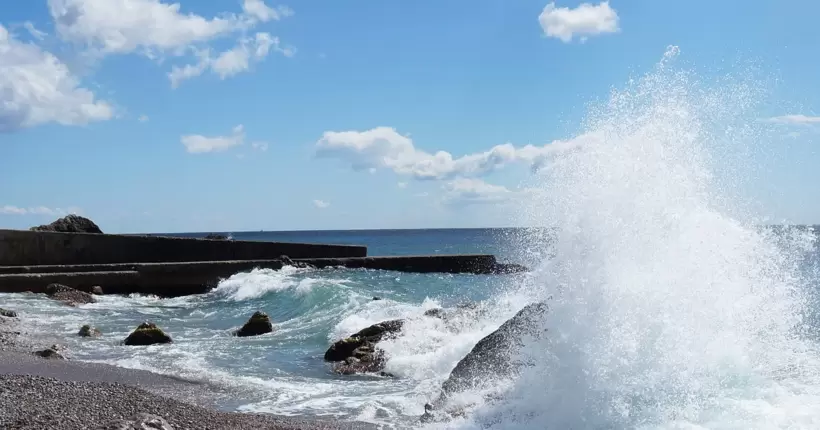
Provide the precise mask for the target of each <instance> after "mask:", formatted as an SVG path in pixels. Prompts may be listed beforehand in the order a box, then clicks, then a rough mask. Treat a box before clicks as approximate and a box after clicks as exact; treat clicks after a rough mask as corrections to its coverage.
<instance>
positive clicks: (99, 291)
mask: <svg viewBox="0 0 820 430" xmlns="http://www.w3.org/2000/svg"><path fill="white" fill-rule="evenodd" d="M91 294H93V295H95V296H101V295H103V294H105V293H103V289H102V287H101V286H99V285H95V286H93V287H91Z"/></svg>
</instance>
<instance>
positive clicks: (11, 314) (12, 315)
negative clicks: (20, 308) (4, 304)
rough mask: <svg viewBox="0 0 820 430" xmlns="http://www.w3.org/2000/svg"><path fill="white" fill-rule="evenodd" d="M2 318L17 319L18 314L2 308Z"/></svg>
mask: <svg viewBox="0 0 820 430" xmlns="http://www.w3.org/2000/svg"><path fill="white" fill-rule="evenodd" d="M0 316H4V317H6V318H17V312H14V311H10V310H8V309H3V308H0Z"/></svg>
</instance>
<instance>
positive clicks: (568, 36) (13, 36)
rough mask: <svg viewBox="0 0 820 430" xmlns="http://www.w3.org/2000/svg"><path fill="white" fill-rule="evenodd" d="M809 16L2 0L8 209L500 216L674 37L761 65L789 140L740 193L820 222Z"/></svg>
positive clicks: (494, 220)
mask: <svg viewBox="0 0 820 430" xmlns="http://www.w3.org/2000/svg"><path fill="white" fill-rule="evenodd" d="M818 14H820V3H819V2H816V1H813V0H800V1H798V0H783V1H778V2H773V1H763V0H759V1H740V0H729V1H721V2H714V1H705V0H689V1H668V2H667V1H664V2H660V1H656V0H610V1H609V2H594V1H593V2H590V3H582V2H580V1H576V0H561V1H556V2H547V1H544V0H541V1H534V0H521V1H515V2H512V1H501V0H492V1H479V2H475V1H470V2H467V1H462V0H450V1H447V2H440V1H412V2H411V1H393V2H374V1H355V0H351V1H346V2H338V1H335V2H334V1H324V2H316V1H299V0H291V1H288V2H287V3H283V4H278V3H273V2H272V1H271V0H265V2H263V1H262V0H197V1H192V0H181V1H180V3H177V4H172V3H170V2H169V1H168V0H48V1H47V0H31V1H14V2H5V4H4V5H3V6H2V13H0V26H2V27H0V227H5V228H27V227H29V226H31V225H37V224H41V223H46V222H50V221H51V220H53V219H54V218H56V217H57V216H58V215H61V214H64V213H68V212H78V213H80V214H83V215H86V216H89V217H90V218H92V219H94V220H95V221H96V222H97V223H98V224H100V226H101V227H102V228H103V230H105V231H108V232H152V231H153V232H170V231H211V230H213V231H239V230H260V229H265V230H291V229H337V228H338V229H347V228H414V227H476V226H505V225H510V224H511V223H513V221H512V217H511V213H510V212H511V211H513V209H511V207H512V206H510V205H509V204H508V203H509V202H510V201H511V200H515V199H516V198H518V197H516V196H519V194H518V191H516V190H517V187H518V185H519V184H520V183H521V181H523V180H526V179H527V176H528V175H529V174H530V173H529V172H530V169H529V167H530V166H529V165H528V164H532V163H533V162H535V161H537V160H536V159H537V158H538V157H539V156H541V155H543V154H542V153H541V152H539V151H542V152H547V151H548V150H549V149H548V146H549V144H551V142H554V141H558V142H556V143H558V145H556V147H558V146H560V145H561V144H563V143H567V142H569V141H571V140H572V139H573V138H574V137H575V136H576V135H577V133H578V132H579V124H580V122H581V120H582V119H583V117H584V113H585V109H586V106H587V104H588V103H589V102H591V101H593V100H595V99H600V98H605V97H606V96H607V94H608V92H609V91H610V89H611V88H612V87H613V86H615V87H618V86H622V85H624V84H625V83H626V82H627V80H628V79H629V78H630V77H633V76H636V75H641V74H643V73H645V72H646V71H647V70H649V69H650V68H651V67H652V66H653V65H654V64H655V63H657V61H658V60H659V59H660V58H661V56H662V55H663V53H664V51H665V50H666V48H667V46H669V45H676V46H679V47H680V49H681V51H682V56H683V57H684V58H685V59H686V61H687V62H688V63H690V64H694V65H697V66H700V67H703V68H704V70H707V72H706V73H707V74H708V73H710V72H708V70H716V69H718V68H721V67H722V68H724V69H725V68H727V67H729V68H731V67H732V64H735V62H739V63H742V62H744V61H747V62H748V61H753V62H754V63H755V64H757V65H758V68H759V69H760V70H761V71H762V75H764V76H766V77H767V78H766V79H768V80H767V85H768V86H770V94H769V95H768V101H767V103H766V104H765V106H764V107H763V108H761V112H760V116H761V117H766V118H776V120H774V121H773V122H772V124H777V126H778V130H779V133H781V135H782V137H783V138H782V139H775V140H773V141H772V142H771V145H770V147H768V148H767V149H766V151H765V155H762V154H763V153H761V154H758V155H757V157H759V159H757V160H756V161H757V163H758V164H759V165H760V166H763V169H764V170H765V171H766V172H768V173H767V174H766V175H763V176H762V177H760V178H758V179H754V180H751V181H749V183H748V184H747V185H746V189H745V191H746V192H747V193H748V195H749V198H750V199H754V200H755V201H756V202H758V205H757V207H758V211H759V213H760V216H763V217H768V219H770V220H772V221H782V220H788V221H791V222H800V223H820V198H819V197H820V192H818V191H817V184H819V183H820V169H817V168H816V166H818V165H820V155H819V154H818V144H820V142H818V139H817V137H818V136H820V133H819V132H820V116H818V115H820V83H818V82H820V81H818V79H817V76H820V57H818V56H817V55H816V54H817V52H818V50H817V47H818V46H820V30H818V29H817V28H816V25H815V24H816V22H815V20H816V16H818ZM714 73H719V72H714ZM499 145H506V146H499ZM527 145H532V146H531V147H529V148H530V149H529V150H526V149H524V148H526V147H527ZM544 145H547V146H544ZM493 148H495V149H494V150H493V151H492V152H488V151H490V150H491V149H493ZM545 148H547V149H545ZM439 151H444V152H446V154H445V153H439ZM437 153H438V154H437ZM548 191H549V192H553V191H554V192H560V190H548Z"/></svg>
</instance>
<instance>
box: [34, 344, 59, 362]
mask: <svg viewBox="0 0 820 430" xmlns="http://www.w3.org/2000/svg"><path fill="white" fill-rule="evenodd" d="M63 349H64V348H62V347H60V346H59V345H52V346H51V348H46V349H44V350H42V351H34V355H36V356H38V357H42V358H48V359H54V360H65V357H64V356H63V355H62V354H60V351H61V350H63Z"/></svg>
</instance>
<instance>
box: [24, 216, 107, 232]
mask: <svg viewBox="0 0 820 430" xmlns="http://www.w3.org/2000/svg"><path fill="white" fill-rule="evenodd" d="M31 230H32V231H54V232H60V233H97V234H102V230H100V227H98V226H97V224H94V221H91V220H90V219H88V218H85V217H81V216H79V215H69V216H66V217H63V218H60V219H58V220H57V221H54V222H53V223H51V224H47V225H41V226H37V227H32V228H31Z"/></svg>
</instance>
